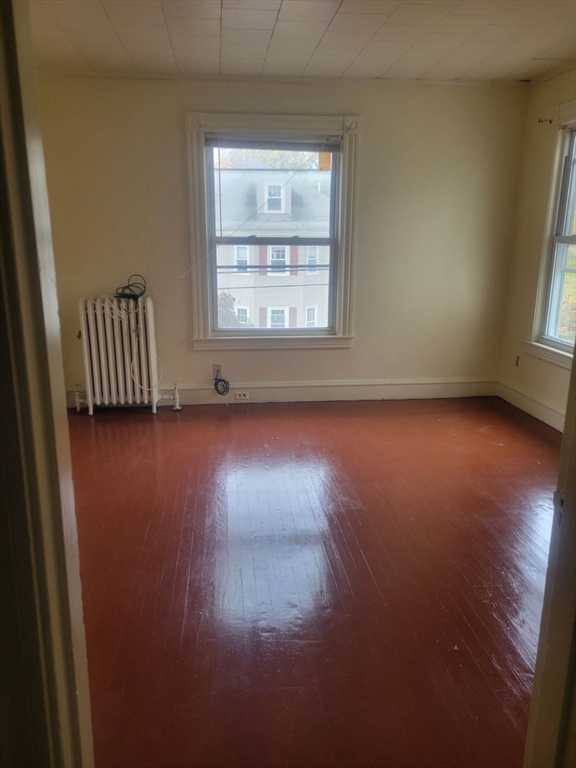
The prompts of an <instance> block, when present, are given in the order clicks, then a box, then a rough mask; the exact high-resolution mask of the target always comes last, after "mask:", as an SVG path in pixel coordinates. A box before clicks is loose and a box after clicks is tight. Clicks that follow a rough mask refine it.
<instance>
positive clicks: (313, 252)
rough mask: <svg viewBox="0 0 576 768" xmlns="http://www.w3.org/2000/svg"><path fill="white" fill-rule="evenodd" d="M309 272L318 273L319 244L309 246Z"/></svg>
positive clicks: (310, 273) (311, 273)
mask: <svg viewBox="0 0 576 768" xmlns="http://www.w3.org/2000/svg"><path fill="white" fill-rule="evenodd" d="M308 274H309V275H317V274H318V246H317V245H309V246H308Z"/></svg>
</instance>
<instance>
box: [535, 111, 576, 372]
mask: <svg viewBox="0 0 576 768" xmlns="http://www.w3.org/2000/svg"><path fill="white" fill-rule="evenodd" d="M554 128H555V129H556V130H557V131H559V133H558V134H556V135H555V136H554V137H553V138H551V142H550V145H549V147H550V149H549V154H548V163H549V167H550V177H549V189H550V195H549V198H548V200H547V204H546V208H545V210H543V211H542V214H541V215H542V217H543V219H542V220H543V230H544V237H543V241H542V255H541V259H540V272H539V278H538V284H537V288H536V291H535V296H534V314H533V322H532V329H531V332H530V337H529V338H528V339H526V340H525V341H523V342H522V343H523V346H524V351H525V352H526V353H527V354H531V355H533V356H534V357H539V358H540V359H542V360H546V361H547V362H553V363H555V364H557V365H559V366H561V367H566V357H567V356H568V357H569V358H570V359H571V358H572V356H573V354H574V347H573V346H571V345H570V344H568V343H563V342H561V341H559V340H558V339H555V338H551V337H550V336H548V335H547V332H546V331H547V324H548V315H549V304H550V294H551V290H552V281H553V268H554V264H553V262H554V246H555V240H556V238H557V226H558V218H559V206H560V202H561V194H562V185H563V179H564V173H563V170H564V157H565V155H566V152H567V149H568V141H569V134H570V132H571V131H573V130H574V129H575V128H576V102H574V101H572V102H568V103H566V104H561V105H559V106H558V107H557V108H556V110H555V115H554V121H553V124H552V125H551V126H550V129H551V130H554Z"/></svg>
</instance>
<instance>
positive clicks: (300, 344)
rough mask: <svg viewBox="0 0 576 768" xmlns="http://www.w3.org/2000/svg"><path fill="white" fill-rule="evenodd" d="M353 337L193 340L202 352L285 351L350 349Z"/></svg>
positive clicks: (270, 337) (253, 337) (264, 337)
mask: <svg viewBox="0 0 576 768" xmlns="http://www.w3.org/2000/svg"><path fill="white" fill-rule="evenodd" d="M353 339H354V337H353V336H214V337H212V338H209V339H192V348H193V349H195V350H197V351H199V352H201V351H205V352H210V351H218V350H222V351H226V350H231V351H237V350H244V349H246V350H250V349H251V350H257V349H265V350H278V351H280V350H283V349H350V347H351V346H352V341H353Z"/></svg>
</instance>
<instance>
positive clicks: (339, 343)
mask: <svg viewBox="0 0 576 768" xmlns="http://www.w3.org/2000/svg"><path fill="white" fill-rule="evenodd" d="M359 126H360V119H359V117H358V116H356V115H353V116H331V115H321V116H308V115H245V114H219V113H196V112H189V113H187V114H186V137H187V149H188V183H189V197H190V211H191V217H190V218H191V226H190V243H191V252H192V290H193V308H192V310H193V311H192V318H193V347H194V349H205V350H210V349H259V348H261V349H271V348H276V349H287V348H303V349H310V348H330V347H334V348H340V349H342V348H348V347H350V346H351V345H352V341H353V336H352V294H353V279H352V278H353V246H354V220H355V202H354V199H355V187H356V172H355V169H356V159H357V151H358V143H357V140H358V132H359ZM207 134H217V135H218V136H219V138H223V139H227V138H230V139H234V138H236V139H237V138H238V137H250V140H254V141H255V142H257V141H270V139H271V138H272V139H274V138H276V139H277V140H279V141H280V140H282V141H288V142H289V141H291V140H292V141H298V142H303V141H305V140H306V139H309V140H310V141H314V142H318V141H320V140H326V141H328V140H330V139H332V138H333V137H338V138H339V140H340V142H341V148H342V154H341V158H340V183H339V185H338V191H337V200H336V204H337V206H338V232H337V241H338V249H337V258H336V263H335V267H334V294H333V297H332V305H333V310H334V314H333V319H332V327H331V330H329V331H327V330H326V329H317V330H314V329H306V328H290V329H286V331H285V332H284V333H280V332H279V331H275V330H274V329H254V330H253V331H251V332H250V335H249V336H248V335H246V332H245V331H243V330H242V329H240V330H237V329H232V330H214V329H213V327H212V322H211V317H212V315H213V311H214V308H213V306H212V303H213V298H212V297H213V296H214V295H215V291H214V287H215V286H214V285H213V277H212V270H211V269H210V254H209V237H208V231H209V230H208V227H209V221H208V217H209V210H208V204H207V184H206V181H207V179H206V163H205V138H206V135H207ZM326 137H329V139H326Z"/></svg>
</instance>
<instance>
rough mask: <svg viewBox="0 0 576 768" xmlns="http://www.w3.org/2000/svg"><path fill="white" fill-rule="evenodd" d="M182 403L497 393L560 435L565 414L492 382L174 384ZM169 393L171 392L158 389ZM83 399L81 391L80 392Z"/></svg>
mask: <svg viewBox="0 0 576 768" xmlns="http://www.w3.org/2000/svg"><path fill="white" fill-rule="evenodd" d="M178 390H179V392H180V403H181V404H182V405H215V404H218V403H235V401H234V391H235V390H245V391H248V392H249V396H250V402H252V403H289V402H320V401H337V400H427V399H434V398H451V397H486V396H490V395H497V396H498V397H501V398H502V399H503V400H506V402H508V403H510V404H511V405H514V406H516V408H520V410H522V411H525V412H526V413H529V414H530V415H531V416H534V417H535V418H537V419H539V420H540V421H543V422H544V423H545V424H549V425H550V426H551V427H554V429H557V430H558V431H559V432H562V431H563V430H564V417H565V412H564V411H562V410H561V409H559V408H558V407H557V406H556V405H555V404H553V403H551V402H549V401H547V400H545V399H544V398H541V397H540V396H539V395H536V394H535V393H533V392H529V391H527V390H524V389H519V388H518V387H513V386H511V385H510V384H505V383H503V382H498V381H495V380H492V379H371V380H366V381H359V380H352V381H338V380H335V381H276V382H273V383H270V382H263V381H244V382H239V383H236V382H234V384H233V386H232V387H231V388H230V393H229V394H228V395H226V396H225V397H221V396H220V395H217V394H216V392H214V389H213V387H212V386H210V385H209V384H182V385H178ZM160 392H161V394H163V395H169V394H171V393H172V389H161V390H160ZM81 395H82V396H84V393H81ZM67 400H68V407H69V408H74V392H68V393H67ZM158 405H159V406H168V407H171V406H172V401H171V400H168V399H166V400H161V401H160V402H159V403H158Z"/></svg>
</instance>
